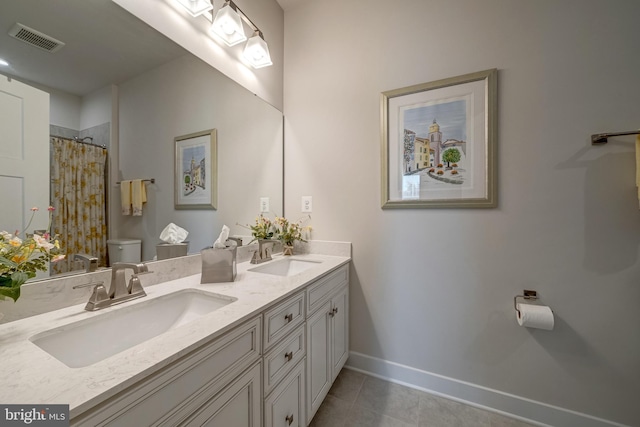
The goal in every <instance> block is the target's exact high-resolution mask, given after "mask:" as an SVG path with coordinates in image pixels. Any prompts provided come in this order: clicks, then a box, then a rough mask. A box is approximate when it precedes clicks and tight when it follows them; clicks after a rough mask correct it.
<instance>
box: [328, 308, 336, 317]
mask: <svg viewBox="0 0 640 427" xmlns="http://www.w3.org/2000/svg"><path fill="white" fill-rule="evenodd" d="M337 312H338V307H333V309H332V310H331V311H330V312H329V316H331V317H333V316H335V315H336V313H337Z"/></svg>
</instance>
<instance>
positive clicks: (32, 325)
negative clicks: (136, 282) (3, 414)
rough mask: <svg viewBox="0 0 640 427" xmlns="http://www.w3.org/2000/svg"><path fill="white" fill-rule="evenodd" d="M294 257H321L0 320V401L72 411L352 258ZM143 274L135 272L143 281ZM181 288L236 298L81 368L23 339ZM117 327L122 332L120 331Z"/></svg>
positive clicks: (112, 392) (102, 397)
mask: <svg viewBox="0 0 640 427" xmlns="http://www.w3.org/2000/svg"><path fill="white" fill-rule="evenodd" d="M280 258H282V256H274V261H276V260H277V259H280ZM293 258H299V259H309V260H317V261H322V262H321V263H318V265H317V266H313V267H311V268H309V269H308V270H306V271H303V272H302V273H299V274H297V275H295V276H291V277H280V276H275V275H270V274H262V273H257V272H251V271H247V270H249V269H250V268H253V267H255V266H254V265H251V264H249V263H248V262H244V263H240V264H238V265H237V270H238V273H237V277H236V280H235V282H229V283H214V284H200V274H196V275H192V276H188V277H184V278H180V279H177V280H171V281H168V282H165V283H161V284H157V285H154V286H148V287H146V288H145V290H146V292H147V296H146V297H144V298H140V299H137V300H133V301H130V302H126V303H122V304H119V305H116V306H113V307H109V308H106V309H103V310H99V311H96V312H88V311H85V310H84V304H80V305H74V306H71V307H66V308H63V309H59V310H56V311H52V312H48V313H44V314H40V315H37V316H32V317H28V318H26V319H22V320H17V321H14V322H11V323H7V324H3V325H0V360H2V366H1V367H0V384H2V386H1V387H0V402H2V403H3V404H11V403H15V404H69V408H70V412H71V417H72V418H73V417H75V416H77V415H79V414H81V413H83V412H85V411H86V410H88V409H90V408H91V407H93V406H95V405H97V404H98V403H100V402H102V401H104V400H106V399H108V398H109V397H111V396H113V395H115V394H116V393H118V392H120V391H122V390H124V389H125V388H127V387H129V386H131V385H133V384H134V383H136V382H138V381H140V380H141V379H143V378H145V377H147V376H148V375H150V374H152V373H154V372H156V371H158V370H160V369H162V368H163V367H165V366H167V365H168V364H170V363H171V362H173V361H175V360H176V359H178V358H180V357H182V356H184V355H185V354H187V353H189V352H191V351H193V350H194V349H196V348H198V347H199V346H201V345H203V344H204V343H206V342H209V341H210V340H211V339H212V338H215V337H217V336H220V335H222V334H223V333H225V332H226V331H229V330H230V329H232V328H234V327H235V326H238V325H240V324H241V323H243V322H244V321H246V320H249V319H251V318H252V317H254V316H256V315H258V314H259V313H261V312H262V311H264V310H265V309H266V308H267V307H269V306H270V305H273V304H275V303H276V302H278V301H280V300H282V299H283V298H285V297H287V296H289V295H291V294H293V293H295V292H296V291H297V290H300V289H302V288H304V287H305V286H306V285H307V284H309V283H310V282H311V281H313V280H315V279H317V278H319V277H321V276H323V275H325V274H327V273H329V272H331V271H333V270H335V269H336V268H338V267H340V266H342V265H345V264H347V263H349V261H350V258H349V257H345V256H329V255H319V254H303V255H295V256H293ZM263 265H264V264H263ZM146 277H148V276H141V277H140V280H141V281H142V284H143V286H144V285H145V278H146ZM183 289H198V290H202V291H206V292H211V293H215V294H220V295H224V296H228V297H232V298H237V300H236V301H234V302H233V303H231V304H228V305H226V306H224V307H222V308H220V309H218V310H216V311H214V312H211V313H209V314H207V315H204V316H202V317H200V318H198V319H196V320H194V321H192V322H190V323H187V324H185V325H183V326H180V327H178V328H176V329H173V330H169V331H167V332H165V333H163V334H161V335H159V336H156V337H154V338H152V339H150V340H148V341H145V342H143V343H141V344H138V345H136V346H134V347H131V348H129V349H127V350H124V351H122V352H120V353H118V354H116V355H113V356H111V357H109V358H107V359H104V360H102V361H100V362H97V363H94V364H93V365H90V366H87V367H83V368H70V367H68V366H66V365H65V364H64V363H62V362H60V361H58V360H57V359H55V358H54V357H53V356H51V355H49V354H48V353H47V352H45V351H44V350H42V349H40V348H39V347H38V346H36V345H35V344H33V343H32V342H31V341H29V338H30V337H32V336H34V335H36V334H38V333H40V332H43V331H47V330H50V329H53V328H59V327H64V326H65V325H69V324H73V323H75V322H78V321H81V320H84V319H89V318H92V317H94V316H101V315H104V314H105V313H107V312H109V311H115V310H122V309H124V308H126V307H130V306H132V305H135V304H138V303H142V302H144V301H148V300H150V299H152V298H157V297H159V296H162V295H166V294H169V293H173V292H176V291H179V290H183ZM122 333H123V334H126V331H122ZM95 339H97V340H99V339H100V337H99V336H97V337H95ZM78 351H82V349H81V348H79V349H78Z"/></svg>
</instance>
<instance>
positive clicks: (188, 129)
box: [0, 0, 283, 272]
mask: <svg viewBox="0 0 640 427" xmlns="http://www.w3.org/2000/svg"><path fill="white" fill-rule="evenodd" d="M16 23H20V24H23V25H25V26H27V27H30V28H32V29H33V30H36V31H38V32H41V33H43V34H45V35H49V36H51V37H53V38H55V39H57V40H59V41H61V42H63V43H64V46H63V47H62V48H60V49H59V50H57V51H56V52H53V53H51V52H45V51H43V50H41V49H39V48H36V47H33V46H30V45H28V44H27V43H25V42H23V41H19V40H16V39H15V38H13V37H11V36H9V35H8V33H9V31H10V29H11V28H13V27H14V26H15V25H16ZM0 57H2V58H3V59H5V60H6V61H7V62H9V66H8V67H3V68H0V74H4V75H6V76H9V77H12V78H14V79H15V80H20V81H22V82H26V83H27V84H28V85H30V86H34V87H37V88H38V89H40V90H42V91H44V92H46V93H48V94H49V96H50V100H49V104H50V114H49V117H43V118H42V120H45V121H46V123H47V126H48V132H47V133H46V135H45V136H44V138H39V139H38V140H39V141H38V144H40V145H39V147H40V148H39V151H38V153H40V154H39V155H40V156H41V155H42V153H51V155H50V160H51V162H52V163H51V172H52V176H51V177H50V178H46V181H51V183H52V185H57V184H60V183H59V182H58V181H57V179H58V178H57V175H59V174H60V173H61V172H60V168H61V164H60V163H59V162H60V161H61V159H66V158H67V156H68V155H67V154H66V152H65V151H63V150H62V148H56V147H57V146H58V145H61V146H66V145H68V146H71V147H72V146H73V145H72V144H75V145H76V146H80V147H84V148H85V149H84V150H80V151H85V152H86V151H89V150H94V148H93V147H92V146H90V145H85V144H80V143H79V142H77V141H73V139H74V138H75V139H76V140H78V139H80V140H82V142H87V143H90V144H93V145H98V146H103V145H104V147H105V148H106V156H105V164H106V167H105V169H106V171H105V173H104V174H103V175H102V176H100V173H99V172H98V173H94V174H93V175H94V177H93V178H94V181H95V184H93V185H91V187H99V186H100V182H102V183H103V187H104V193H105V196H104V198H103V203H104V205H105V211H104V219H103V221H104V222H103V223H100V222H99V223H98V224H97V225H91V226H90V228H89V231H88V232H81V231H80V227H79V226H77V225H71V226H70V227H69V229H70V233H73V238H71V237H67V238H66V240H67V241H71V240H74V239H75V238H76V237H77V239H75V240H77V241H74V242H73V249H71V248H70V249H69V255H70V256H69V259H70V260H73V259H74V258H77V259H78V260H77V261H74V262H69V265H68V267H59V268H56V270H55V271H56V272H64V271H66V270H76V269H77V270H78V271H79V272H81V271H85V268H86V267H87V265H91V264H90V263H89V264H87V261H86V258H92V257H95V258H98V264H99V268H100V267H104V266H106V265H107V264H106V262H107V249H106V246H107V245H106V242H107V240H112V241H114V240H115V241H119V242H123V241H124V242H127V241H139V242H140V249H139V253H140V257H141V259H142V260H150V259H153V258H154V257H155V256H156V245H157V244H159V243H160V242H161V240H160V238H159V236H160V233H161V231H162V230H163V229H164V228H165V226H167V225H168V224H169V223H174V224H176V225H178V226H180V227H181V228H184V229H185V230H187V231H188V232H189V236H188V238H187V240H188V242H189V252H190V253H197V252H199V251H200V250H201V249H202V248H203V247H206V246H210V245H212V243H213V241H214V240H215V239H216V237H217V236H218V233H219V232H220V229H221V227H222V226H223V224H226V225H227V226H229V227H230V228H231V234H232V235H233V234H247V232H246V230H244V229H242V228H238V227H237V226H236V223H238V222H239V223H248V222H252V221H253V219H254V217H255V216H256V215H257V212H258V208H259V202H260V198H263V197H268V198H269V199H270V205H271V209H272V211H274V213H277V214H282V213H283V212H282V209H283V208H282V206H283V199H282V171H283V163H282V162H283V159H282V139H283V134H282V113H281V112H280V111H278V110H277V109H275V108H274V107H272V106H270V105H269V104H267V103H266V102H264V101H263V100H261V99H259V98H258V97H256V96H255V95H253V94H252V93H250V92H249V91H247V90H246V89H244V88H242V87H241V86H239V85H238V84H237V83H235V82H233V81H232V80H230V79H229V78H227V77H226V76H224V75H222V74H221V73H220V72H218V71H217V70H215V69H213V68H212V67H211V66H209V65H207V64H205V63H204V62H202V61H201V60H199V59H197V58H195V57H194V56H192V55H190V54H188V53H187V52H186V51H185V50H184V49H182V48H181V47H179V46H178V45H176V44H175V43H173V42H172V41H171V40H168V39H167V38H166V37H164V36H163V35H161V34H159V33H158V32H156V31H155V30H153V29H152V28H150V27H149V26H147V25H146V24H145V23H143V22H141V21H140V20H138V19H137V18H135V17H134V16H132V15H130V14H128V13H127V12H126V11H124V10H123V9H121V8H120V7H119V6H117V5H115V4H114V3H113V2H112V1H110V0H94V1H86V0H48V1H46V2H42V1H39V0H3V2H2V14H0ZM2 79H4V77H2ZM0 107H2V108H3V109H4V108H5V107H6V105H0ZM208 129H216V132H217V141H218V144H217V147H218V153H217V162H218V163H217V170H218V173H217V181H216V182H215V183H214V185H216V186H217V192H218V206H217V209H216V210H202V209H198V210H182V209H181V210H179V211H178V210H176V209H175V208H174V179H176V177H175V168H174V158H173V156H174V152H175V146H174V138H175V137H177V136H180V135H186V134H190V133H195V132H200V131H204V130H208ZM50 140H51V141H50ZM56 141H59V142H56ZM56 150H57V151H56ZM96 150H97V151H96V152H97V153H101V152H103V151H105V150H103V149H102V148H99V149H96ZM56 153H58V154H56ZM4 154H6V153H4V151H2V150H0V157H1V156H2V155H4ZM88 163H89V164H94V163H95V162H94V161H92V160H89V162H88ZM80 175H81V176H82V179H81V180H80V182H79V184H78V185H79V186H86V185H87V183H88V174H87V173H84V172H83V173H81V174H80ZM151 178H153V179H154V183H151V182H146V183H145V184H144V190H145V191H146V202H145V203H143V204H142V215H140V216H133V215H123V210H122V207H123V206H122V205H123V203H122V199H121V195H122V194H121V188H120V185H118V184H117V183H119V182H121V181H125V180H135V179H151ZM48 186H49V182H42V183H41V184H40V185H39V187H40V188H43V187H44V188H47V187H48ZM55 191H56V190H55V188H54V189H53V191H52V192H51V200H52V201H54V202H55V200H56V194H55ZM58 191H60V190H58ZM12 197H15V195H13V196H12ZM76 198H79V199H80V200H81V201H83V202H84V201H85V200H94V199H96V198H98V199H99V198H100V196H99V195H97V196H96V195H87V196H84V195H82V196H80V197H76ZM15 201H16V204H21V205H22V206H27V205H30V202H29V201H21V202H19V201H18V200H15ZM48 202H49V200H46V201H45V203H44V205H46V204H47V203H48ZM25 203H26V204H25ZM60 203H62V202H60ZM65 203H66V202H65ZM44 205H43V206H44ZM54 205H55V203H54ZM60 206H61V207H59V208H57V209H56V214H57V215H62V214H63V213H64V212H63V211H64V210H65V209H64V208H63V206H64V203H62V205H60ZM80 209H81V210H80V211H79V213H78V214H76V215H77V216H80V217H83V216H87V215H86V209H85V207H83V206H81V207H80ZM83 209H85V210H83ZM20 216H21V218H20V221H21V223H22V224H24V223H25V222H26V221H24V213H20ZM90 216H91V215H90ZM4 220H5V218H4V211H3V222H4ZM64 221H65V220H64V219H60V218H57V219H55V221H54V222H55V223H56V224H58V223H62V222H64ZM67 222H68V220H67ZM44 227H46V220H45V223H44V226H43V224H38V227H37V228H44ZM57 227H58V226H56V229H57ZM101 227H104V230H105V232H104V233H102V235H101V236H98V237H99V238H98V239H94V240H96V241H93V242H92V243H90V244H89V243H88V242H87V241H88V239H87V238H86V235H92V237H95V235H96V234H100V232H99V230H100V229H101ZM0 228H4V224H0ZM16 228H19V227H16ZM31 228H34V227H33V226H32V227H31ZM96 230H98V231H96ZM27 231H28V232H32V231H33V230H31V229H30V230H27ZM61 237H62V236H61ZM119 246H120V247H121V246H122V245H119ZM76 254H81V256H79V257H75V255H76Z"/></svg>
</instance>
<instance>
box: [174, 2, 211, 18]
mask: <svg viewBox="0 0 640 427" xmlns="http://www.w3.org/2000/svg"><path fill="white" fill-rule="evenodd" d="M178 3H180V4H181V5H182V7H184V8H185V9H187V11H188V12H189V13H190V14H191V16H194V17H195V16H199V15H202V14H203V13H205V12H208V11H210V10H212V9H213V4H212V3H211V1H209V0H178Z"/></svg>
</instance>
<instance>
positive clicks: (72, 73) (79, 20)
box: [0, 0, 187, 96]
mask: <svg viewBox="0 0 640 427" xmlns="http://www.w3.org/2000/svg"><path fill="white" fill-rule="evenodd" d="M16 22H19V23H21V24H24V25H26V26H27V27H30V28H33V29H35V30H37V31H40V32H42V33H45V34H47V35H49V36H51V37H54V38H56V39H58V40H60V41H62V42H64V43H65V46H64V47H63V48H62V49H60V50H59V51H57V52H54V53H50V52H46V51H43V50H40V49H38V48H35V47H33V46H30V45H28V44H26V43H24V42H21V41H19V40H16V39H14V38H12V37H10V36H9V35H8V34H7V33H8V31H9V30H10V29H11V28H12V27H13V26H14V25H15V23H16ZM186 53H187V52H186V51H185V50H184V49H182V48H181V47H180V46H178V45H177V44H175V43H174V42H172V41H171V40H169V39H168V38H166V37H165V36H163V35H162V34H160V33H159V32H157V31H155V30H154V29H152V28H151V27H149V26H148V25H146V24H145V23H143V22H142V21H140V20H139V19H137V18H136V17H134V16H133V15H131V14H129V13H128V12H126V11H125V10H124V9H122V8H120V6H118V5H116V4H115V3H114V2H112V1H111V0H46V1H43V0H0V58H3V59H5V60H6V61H8V62H9V63H10V67H0V74H9V75H12V76H15V77H18V78H20V79H23V80H28V81H32V82H36V83H40V84H43V85H46V86H49V87H53V88H56V89H59V90H62V91H65V92H68V93H72V94H75V95H79V96H82V95H86V94H88V93H91V92H93V91H95V90H97V89H100V88H103V87H105V86H107V85H109V84H118V83H120V82H123V81H126V80H128V79H130V78H131V77H134V76H136V75H139V74H141V73H142V72H144V71H147V70H149V69H151V68H155V67H157V66H159V65H161V64H164V63H166V62H168V61H170V60H172V59H174V58H176V57H178V56H182V55H185V54H186Z"/></svg>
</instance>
